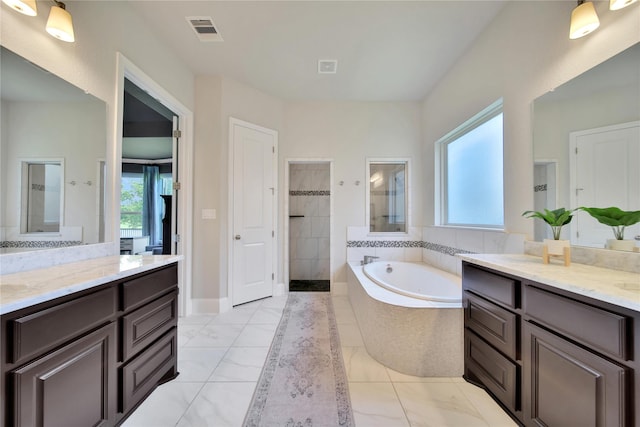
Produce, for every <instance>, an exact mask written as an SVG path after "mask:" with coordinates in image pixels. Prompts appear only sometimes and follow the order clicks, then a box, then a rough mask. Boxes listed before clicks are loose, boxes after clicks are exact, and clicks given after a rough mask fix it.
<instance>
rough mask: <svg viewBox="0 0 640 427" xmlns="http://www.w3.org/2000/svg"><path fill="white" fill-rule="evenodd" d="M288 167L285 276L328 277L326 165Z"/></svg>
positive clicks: (327, 170)
mask: <svg viewBox="0 0 640 427" xmlns="http://www.w3.org/2000/svg"><path fill="white" fill-rule="evenodd" d="M290 167H291V169H290V175H289V276H290V277H289V278H290V279H291V280H329V278H330V271H329V236H330V230H329V214H330V209H329V199H330V191H329V190H328V188H329V165H328V164H292V165H291V166H290Z"/></svg>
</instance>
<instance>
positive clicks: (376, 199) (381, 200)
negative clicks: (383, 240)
mask: <svg viewBox="0 0 640 427" xmlns="http://www.w3.org/2000/svg"><path fill="white" fill-rule="evenodd" d="M408 163H409V162H408V160H402V161H397V160H390V161H380V160H369V161H367V166H368V167H367V170H368V172H369V179H368V180H367V182H368V191H367V220H368V226H369V231H370V232H372V233H406V232H407V222H408V221H407V213H408V176H409V175H408Z"/></svg>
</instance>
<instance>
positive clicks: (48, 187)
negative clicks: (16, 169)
mask: <svg viewBox="0 0 640 427" xmlns="http://www.w3.org/2000/svg"><path fill="white" fill-rule="evenodd" d="M21 187H22V191H21V198H22V206H21V221H20V232H21V233H22V234H30V233H59V232H60V224H61V223H62V215H63V209H62V206H63V200H64V162H63V160H62V159H56V160H26V161H22V185H21Z"/></svg>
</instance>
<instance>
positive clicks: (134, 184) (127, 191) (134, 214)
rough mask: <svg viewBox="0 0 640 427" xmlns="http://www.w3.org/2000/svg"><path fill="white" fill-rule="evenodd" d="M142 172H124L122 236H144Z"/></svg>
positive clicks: (121, 202) (121, 205) (121, 197)
mask: <svg viewBox="0 0 640 427" xmlns="http://www.w3.org/2000/svg"><path fill="white" fill-rule="evenodd" d="M143 195H144V181H143V176H142V173H131V172H129V173H123V174H122V192H121V193H120V237H137V236H142V198H143Z"/></svg>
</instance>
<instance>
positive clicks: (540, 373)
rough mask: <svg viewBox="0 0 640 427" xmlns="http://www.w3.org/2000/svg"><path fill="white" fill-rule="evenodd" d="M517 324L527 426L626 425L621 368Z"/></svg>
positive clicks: (626, 403) (625, 388)
mask: <svg viewBox="0 0 640 427" xmlns="http://www.w3.org/2000/svg"><path fill="white" fill-rule="evenodd" d="M523 323H524V324H523V337H524V343H523V351H524V358H525V360H524V362H525V372H524V390H523V395H524V404H525V407H524V409H525V414H524V417H525V423H526V424H527V425H534V426H564V427H571V426H576V427H577V426H580V427H589V426H594V427H595V426H598V427H600V426H624V425H628V412H629V407H630V405H631V402H630V394H629V389H628V383H629V378H627V377H628V375H629V373H628V372H627V371H628V369H627V368H624V367H622V366H619V365H617V364H615V363H612V362H610V361H608V360H607V359H604V358H602V357H600V356H598V355H597V354H595V353H592V352H590V351H587V350H585V349H583V348H582V347H578V346H577V345H575V344H573V343H571V342H569V341H566V340H564V339H562V338H561V337H559V336H557V335H554V334H552V333H550V332H548V331H546V330H544V329H542V328H539V327H537V326H535V325H533V324H531V323H529V322H523Z"/></svg>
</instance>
